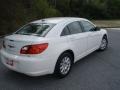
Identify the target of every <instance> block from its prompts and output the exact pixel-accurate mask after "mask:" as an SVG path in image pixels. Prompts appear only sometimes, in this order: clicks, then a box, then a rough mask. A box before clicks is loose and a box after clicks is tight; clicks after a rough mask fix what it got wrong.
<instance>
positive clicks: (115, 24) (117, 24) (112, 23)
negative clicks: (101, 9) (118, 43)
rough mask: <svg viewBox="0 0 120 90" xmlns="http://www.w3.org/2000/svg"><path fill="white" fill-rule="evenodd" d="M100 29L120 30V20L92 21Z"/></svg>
mask: <svg viewBox="0 0 120 90" xmlns="http://www.w3.org/2000/svg"><path fill="white" fill-rule="evenodd" d="M92 22H93V23H94V24H96V25H97V26H98V27H105V28H120V20H92Z"/></svg>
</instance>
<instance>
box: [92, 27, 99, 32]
mask: <svg viewBox="0 0 120 90" xmlns="http://www.w3.org/2000/svg"><path fill="white" fill-rule="evenodd" d="M90 31H100V27H94V28H92V29H91V30H90Z"/></svg>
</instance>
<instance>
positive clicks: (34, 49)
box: [20, 43, 48, 54]
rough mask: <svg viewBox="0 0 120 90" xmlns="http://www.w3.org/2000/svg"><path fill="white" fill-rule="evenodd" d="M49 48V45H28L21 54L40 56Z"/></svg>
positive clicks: (22, 49)
mask: <svg viewBox="0 0 120 90" xmlns="http://www.w3.org/2000/svg"><path fill="white" fill-rule="evenodd" d="M47 47H48V43H43V44H35V45H27V46H24V47H22V48H21V50H20V54H40V53H42V52H43V51H45V50H46V49H47Z"/></svg>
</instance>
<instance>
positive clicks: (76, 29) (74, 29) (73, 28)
mask: <svg viewBox="0 0 120 90" xmlns="http://www.w3.org/2000/svg"><path fill="white" fill-rule="evenodd" d="M68 28H69V30H70V33H71V34H77V33H81V32H82V28H81V26H80V23H79V22H77V21H76V22H73V23H71V24H69V25H68Z"/></svg>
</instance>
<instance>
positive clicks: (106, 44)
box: [99, 36, 108, 51]
mask: <svg viewBox="0 0 120 90" xmlns="http://www.w3.org/2000/svg"><path fill="white" fill-rule="evenodd" d="M107 47H108V40H107V37H105V36H104V37H103V39H102V41H101V45H100V48H99V50H100V51H104V50H105V49H107Z"/></svg>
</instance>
